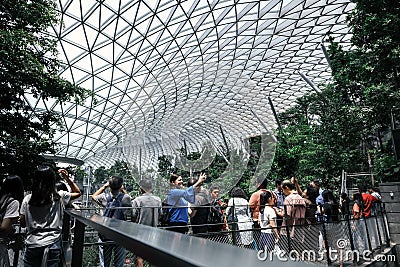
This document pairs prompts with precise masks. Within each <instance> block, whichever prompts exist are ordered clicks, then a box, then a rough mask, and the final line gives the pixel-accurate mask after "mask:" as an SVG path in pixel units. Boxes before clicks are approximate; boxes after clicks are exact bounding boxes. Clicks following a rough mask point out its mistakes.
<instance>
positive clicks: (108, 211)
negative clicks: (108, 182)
mask: <svg viewBox="0 0 400 267" xmlns="http://www.w3.org/2000/svg"><path fill="white" fill-rule="evenodd" d="M123 198H124V194H123V193H119V194H118V196H117V197H116V198H113V196H112V194H108V195H106V200H107V204H106V207H105V209H104V213H103V216H104V217H108V218H113V219H118V220H126V216H125V213H124V209H119V208H120V207H121V206H122V199H123ZM99 237H100V239H101V240H102V241H103V242H106V241H112V240H111V239H108V238H106V237H105V236H103V235H102V234H100V233H99Z"/></svg>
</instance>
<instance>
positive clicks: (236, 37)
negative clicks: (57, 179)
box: [27, 0, 353, 167]
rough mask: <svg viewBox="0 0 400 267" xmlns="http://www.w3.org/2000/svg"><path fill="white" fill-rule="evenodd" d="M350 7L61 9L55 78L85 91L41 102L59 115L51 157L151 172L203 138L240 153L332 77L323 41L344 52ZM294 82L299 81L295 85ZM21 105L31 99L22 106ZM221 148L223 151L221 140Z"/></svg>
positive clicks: (136, 1)
mask: <svg viewBox="0 0 400 267" xmlns="http://www.w3.org/2000/svg"><path fill="white" fill-rule="evenodd" d="M352 7H353V5H352V4H351V3H350V1H349V0H329V1H328V0H327V1H320V0H293V1H289V0H270V1H259V0H257V1H253V0H248V1H245V0H241V1H233V0H229V1H227V0H199V1H176V0H170V1H168V0H163V1H155V0H129V1H124V0H120V1H111V0H110V1H97V0H60V1H59V10H60V12H61V18H62V20H63V25H62V26H57V27H55V28H53V29H52V30H53V32H52V34H55V35H56V37H57V39H58V41H59V42H58V49H59V51H60V54H59V56H60V59H61V60H63V62H65V66H64V67H63V69H62V70H61V72H60V74H61V76H62V77H64V78H66V79H68V80H70V81H72V82H74V83H75V84H77V85H79V86H82V87H84V88H87V89H89V90H92V91H93V92H94V94H95V99H96V101H93V99H91V98H90V99H87V100H86V101H85V102H84V103H82V104H81V105H76V104H75V103H63V104H62V105H60V103H58V102H56V101H53V102H52V101H47V102H40V101H38V102H37V103H36V108H38V109H51V110H54V111H56V112H58V113H60V114H62V116H63V123H64V124H65V129H64V131H62V132H59V133H57V135H56V141H57V142H59V143H60V144H61V146H60V147H59V150H58V151H57V154H56V156H58V157H64V158H71V159H78V160H82V161H83V162H85V164H87V165H91V166H94V167H96V166H97V167H98V166H101V165H104V166H109V165H110V164H113V162H114V161H115V160H128V161H129V162H131V163H136V164H138V161H140V162H141V163H142V165H143V166H144V167H151V166H154V164H156V163H157V162H156V161H157V158H158V156H159V155H163V154H170V153H173V152H174V151H176V150H177V149H179V148H182V147H186V148H187V150H188V151H189V152H190V151H201V150H202V149H203V147H204V144H205V142H206V141H207V140H208V141H209V142H210V143H211V145H212V146H213V147H214V148H215V149H216V150H217V151H218V150H219V149H221V147H222V146H223V144H225V145H228V146H229V147H231V148H236V149H237V148H239V147H241V146H243V140H244V139H245V138H246V137H249V136H254V135H258V134H260V133H262V132H272V131H274V130H275V129H276V121H275V119H274V116H273V113H272V111H271V106H270V104H269V100H268V98H270V99H271V101H272V103H273V105H274V107H275V109H276V111H277V112H280V111H283V110H285V109H287V108H289V107H290V106H292V105H293V104H294V100H295V99H296V98H298V97H299V96H302V95H303V94H305V93H307V92H309V91H312V90H313V89H312V87H311V86H310V85H309V84H307V82H306V81H305V79H304V77H306V78H308V79H309V80H310V81H312V82H313V83H314V84H319V83H321V82H326V81H327V80H329V79H330V69H329V65H328V62H327V60H326V57H325V55H324V51H323V49H322V48H323V47H322V46H321V43H324V39H326V36H327V34H328V33H330V35H331V36H332V37H334V38H335V40H336V41H338V42H341V43H342V44H343V45H344V46H345V48H346V47H348V46H350V37H351V35H350V34H349V29H348V27H347V25H346V14H348V13H349V11H351V9H352ZM302 75H303V77H302ZM27 99H28V100H29V97H28V98H27ZM225 141H226V142H225Z"/></svg>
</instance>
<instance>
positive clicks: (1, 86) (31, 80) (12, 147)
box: [0, 0, 88, 185]
mask: <svg viewBox="0 0 400 267" xmlns="http://www.w3.org/2000/svg"><path fill="white" fill-rule="evenodd" d="M55 7H56V6H55V2H54V1H50V0H34V1H26V0H25V1H24V0H2V1H1V3H0V44H1V46H0V92H1V93H0V162H1V165H0V175H5V174H8V173H11V174H19V175H20V176H22V177H23V179H24V180H25V183H26V184H27V185H28V184H29V183H28V181H29V179H28V178H29V174H30V172H31V170H32V169H33V168H34V166H36V165H37V164H39V163H41V162H43V161H45V159H44V158H43V157H41V156H40V155H41V154H43V153H52V152H54V151H55V143H54V142H53V141H52V137H53V135H54V132H55V130H56V129H55V125H57V124H58V123H59V119H60V118H59V116H58V115H57V114H56V113H54V112H52V111H51V110H50V109H49V110H47V109H46V110H39V109H37V108H36V107H35V102H36V101H39V100H40V99H41V100H44V101H46V100H48V99H49V98H54V99H57V100H58V101H61V102H62V101H67V100H73V99H75V100H76V101H79V100H81V99H83V98H85V97H86V95H87V93H88V92H87V91H86V90H83V89H82V88H79V87H76V86H74V85H73V84H71V83H70V82H67V81H66V80H63V79H61V78H60V77H59V76H58V75H57V71H58V69H59V67H60V62H59V61H58V60H57V59H56V58H57V50H56V40H55V39H54V38H52V37H50V36H49V35H48V33H47V32H46V30H47V29H48V28H50V27H51V26H52V25H56V24H57V23H58V17H57V13H56V10H55ZM27 99H29V103H28V101H27ZM58 126H60V125H59V124H58Z"/></svg>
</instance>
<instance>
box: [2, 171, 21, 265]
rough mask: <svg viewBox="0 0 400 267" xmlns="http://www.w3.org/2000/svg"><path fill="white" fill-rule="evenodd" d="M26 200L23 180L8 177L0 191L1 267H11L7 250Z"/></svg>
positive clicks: (14, 176) (15, 176)
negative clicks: (23, 201)
mask: <svg viewBox="0 0 400 267" xmlns="http://www.w3.org/2000/svg"><path fill="white" fill-rule="evenodd" d="M23 198H24V186H23V183H22V179H21V178H20V177H19V176H17V175H11V176H8V177H7V178H6V179H5V180H4V182H3V184H2V185H1V189H0V267H8V266H10V262H9V258H8V250H7V242H8V239H9V237H10V236H11V235H12V234H13V233H14V231H15V229H14V227H13V224H15V223H17V221H18V216H19V206H20V203H21V201H22V199H23Z"/></svg>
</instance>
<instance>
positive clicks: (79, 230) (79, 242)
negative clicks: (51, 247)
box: [71, 220, 86, 267]
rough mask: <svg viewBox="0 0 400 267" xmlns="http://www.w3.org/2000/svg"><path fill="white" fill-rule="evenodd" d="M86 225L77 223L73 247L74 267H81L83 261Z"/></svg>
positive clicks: (77, 221)
mask: <svg viewBox="0 0 400 267" xmlns="http://www.w3.org/2000/svg"><path fill="white" fill-rule="evenodd" d="M85 226H86V225H85V224H83V223H82V222H80V221H79V220H76V221H75V231H74V244H73V246H72V262H71V266H72V267H81V266H82V259H83V243H84V241H85Z"/></svg>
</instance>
